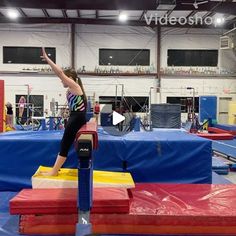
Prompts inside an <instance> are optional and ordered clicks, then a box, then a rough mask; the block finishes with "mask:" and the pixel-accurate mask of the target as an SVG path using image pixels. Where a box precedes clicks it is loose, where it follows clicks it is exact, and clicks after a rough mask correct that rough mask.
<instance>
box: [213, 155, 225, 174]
mask: <svg viewBox="0 0 236 236" xmlns="http://www.w3.org/2000/svg"><path fill="white" fill-rule="evenodd" d="M212 170H213V171H214V172H216V173H217V174H221V175H227V174H228V173H229V166H228V165H227V164H225V162H224V161H223V160H221V159H220V158H218V157H216V156H213V157H212Z"/></svg>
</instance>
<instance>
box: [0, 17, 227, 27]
mask: <svg viewBox="0 0 236 236" xmlns="http://www.w3.org/2000/svg"><path fill="white" fill-rule="evenodd" d="M0 23H22V24H38V23H46V24H48V23H49V24H50V23H51V24H73V23H74V24H88V25H130V26H150V27H155V26H156V25H155V23H154V22H152V23H151V24H150V25H147V24H146V22H145V21H139V20H130V21H127V22H126V23H122V22H119V21H118V20H110V19H85V18H56V17H49V18H46V17H27V18H23V17H21V18H18V19H17V20H11V19H9V18H6V17H0ZM165 26H167V27H182V28H183V27H186V28H188V27H189V25H188V24H186V25H185V26H183V25H180V24H175V25H173V24H172V25H171V24H168V25H165ZM191 27H192V28H213V27H214V26H212V27H211V26H207V25H206V26H204V25H191ZM219 28H223V26H222V27H219Z"/></svg>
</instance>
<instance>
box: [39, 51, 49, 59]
mask: <svg viewBox="0 0 236 236" xmlns="http://www.w3.org/2000/svg"><path fill="white" fill-rule="evenodd" d="M42 53H43V55H42V56H40V57H41V58H42V61H47V59H48V55H47V53H46V51H45V48H42Z"/></svg>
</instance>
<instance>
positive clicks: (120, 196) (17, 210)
mask: <svg viewBox="0 0 236 236" xmlns="http://www.w3.org/2000/svg"><path fill="white" fill-rule="evenodd" d="M129 204H130V199H129V195H128V192H127V189H125V188H94V189H93V208H92V212H94V213H111V212H112V213H127V212H129ZM77 211H78V210H77V190H76V189H73V188H71V189H65V188H63V189H24V190H22V191H21V192H19V194H18V195H16V196H15V197H14V198H12V199H11V200H10V213H11V214H21V215H22V214H71V213H77Z"/></svg>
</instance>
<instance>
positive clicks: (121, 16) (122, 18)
mask: <svg viewBox="0 0 236 236" xmlns="http://www.w3.org/2000/svg"><path fill="white" fill-rule="evenodd" d="M127 20H128V15H127V14H126V13H124V12H121V13H120V14H119V21H121V22H125V21H127Z"/></svg>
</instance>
